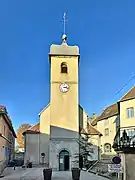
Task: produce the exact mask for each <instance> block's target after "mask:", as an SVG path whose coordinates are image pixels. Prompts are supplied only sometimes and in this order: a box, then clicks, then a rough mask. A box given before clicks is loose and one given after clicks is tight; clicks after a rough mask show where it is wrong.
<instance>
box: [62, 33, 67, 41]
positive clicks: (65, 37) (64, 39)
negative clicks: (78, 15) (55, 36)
mask: <svg viewBox="0 0 135 180" xmlns="http://www.w3.org/2000/svg"><path fill="white" fill-rule="evenodd" d="M66 40H67V36H66V34H63V36H62V42H63V43H66Z"/></svg>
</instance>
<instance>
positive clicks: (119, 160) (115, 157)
mask: <svg viewBox="0 0 135 180" xmlns="http://www.w3.org/2000/svg"><path fill="white" fill-rule="evenodd" d="M112 162H113V163H114V164H120V163H121V158H120V157H119V156H114V157H113V158H112Z"/></svg>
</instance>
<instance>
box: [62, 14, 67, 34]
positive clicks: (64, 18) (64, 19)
mask: <svg viewBox="0 0 135 180" xmlns="http://www.w3.org/2000/svg"><path fill="white" fill-rule="evenodd" d="M67 21H68V20H67V19H66V13H65V12H64V15H63V20H62V22H63V24H64V27H63V28H64V29H63V30H64V34H66V22H67Z"/></svg>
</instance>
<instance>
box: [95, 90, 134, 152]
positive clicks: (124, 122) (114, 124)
mask: <svg viewBox="0 0 135 180" xmlns="http://www.w3.org/2000/svg"><path fill="white" fill-rule="evenodd" d="M92 125H93V126H94V127H96V128H97V130H99V131H100V132H101V133H102V134H103V136H102V137H101V150H102V154H109V155H113V154H115V153H116V152H115V150H116V148H113V147H112V146H113V144H114V145H115V144H120V138H121V137H122V134H123V132H124V130H125V131H126V132H127V135H128V136H129V139H130V140H131V142H133V141H134V140H135V87H132V88H131V89H130V90H129V91H128V92H127V93H126V94H125V95H124V96H123V97H122V98H121V99H120V100H119V101H118V102H117V103H115V104H113V105H111V106H109V107H107V108H106V109H105V110H104V111H103V112H102V113H101V115H100V116H99V117H97V118H96V119H95V120H94V121H93V122H92Z"/></svg>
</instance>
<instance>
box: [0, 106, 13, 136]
mask: <svg viewBox="0 0 135 180" xmlns="http://www.w3.org/2000/svg"><path fill="white" fill-rule="evenodd" d="M0 114H1V115H2V116H3V117H4V119H5V121H6V123H7V125H8V126H9V128H10V130H11V131H12V133H13V136H14V137H15V138H16V133H15V131H14V128H13V125H12V121H11V119H10V117H9V115H8V112H7V109H6V107H5V106H3V105H0Z"/></svg>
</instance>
